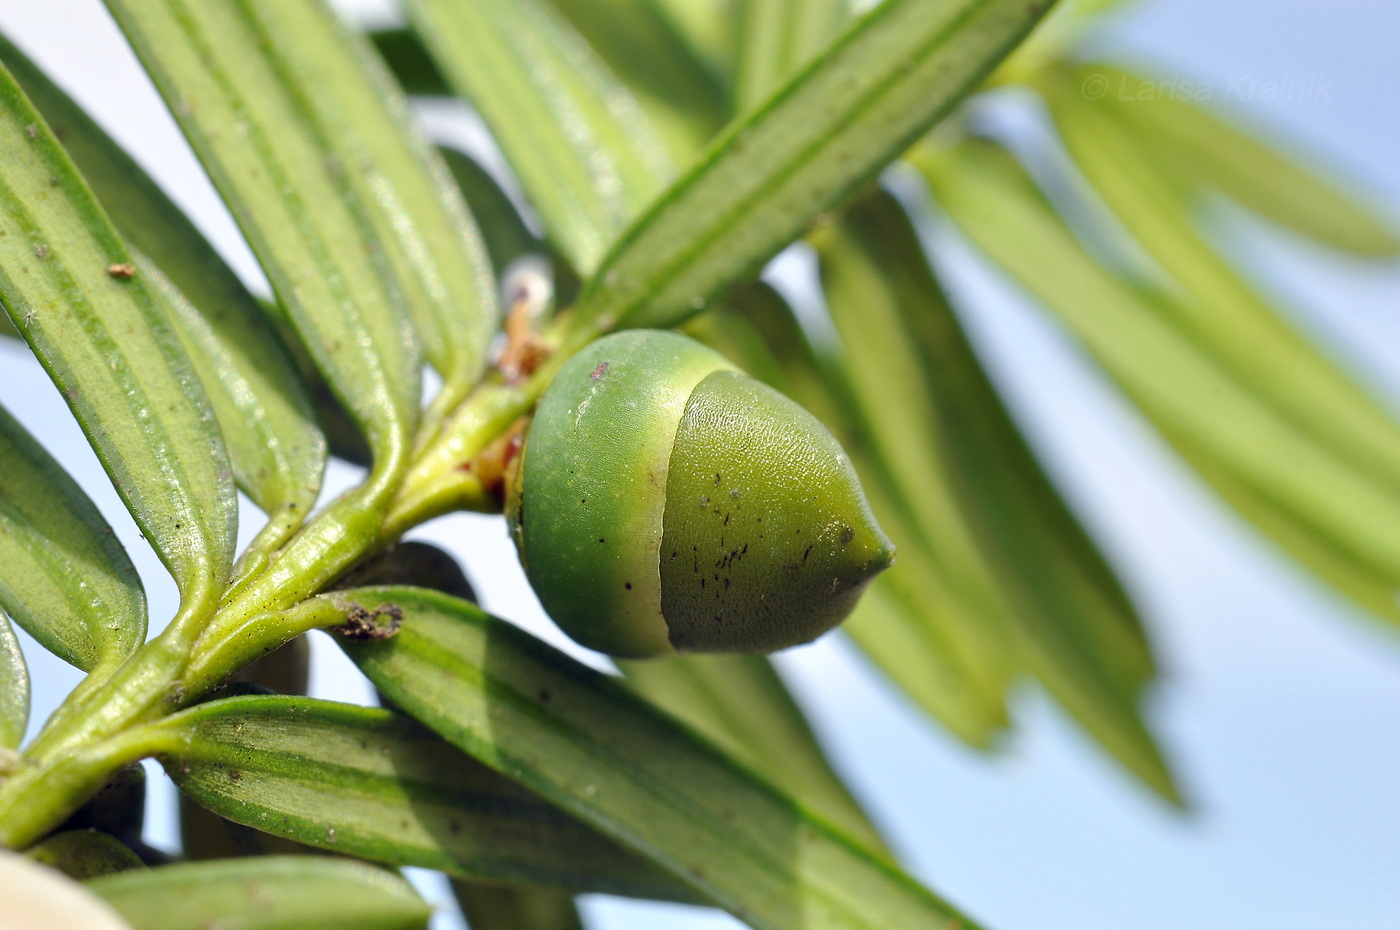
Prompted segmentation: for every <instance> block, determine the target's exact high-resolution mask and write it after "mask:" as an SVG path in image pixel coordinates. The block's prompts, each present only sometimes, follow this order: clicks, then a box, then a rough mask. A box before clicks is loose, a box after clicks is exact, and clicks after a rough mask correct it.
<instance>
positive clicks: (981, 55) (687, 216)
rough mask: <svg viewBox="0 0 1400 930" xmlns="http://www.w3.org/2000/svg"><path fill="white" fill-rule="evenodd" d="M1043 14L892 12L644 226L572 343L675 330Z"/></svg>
mask: <svg viewBox="0 0 1400 930" xmlns="http://www.w3.org/2000/svg"><path fill="white" fill-rule="evenodd" d="M1048 7H1049V4H1048V3H1023V2H1012V0H950V2H940V3H928V2H925V0H887V2H885V3H881V4H879V5H878V6H876V7H875V8H874V9H872V10H870V11H869V12H868V13H866V14H865V16H864V17H862V18H861V19H860V20H858V21H857V23H856V24H855V25H854V26H853V27H852V28H851V29H850V30H849V31H847V32H846V33H845V34H844V35H843V36H842V37H841V39H840V40H839V41H838V42H837V44H836V45H835V46H833V47H832V48H831V49H829V50H828V51H827V52H826V53H825V54H824V55H823V56H822V57H821V58H820V59H818V60H817V61H815V62H813V63H812V65H811V66H809V67H808V68H806V69H805V70H804V71H802V72H801V73H800V74H799V75H798V76H797V77H796V78H795V79H794V80H793V81H792V82H791V83H789V84H788V85H786V86H785V87H784V88H783V89H781V90H780V91H779V92H778V93H777V94H776V95H775V96H773V97H772V98H770V99H769V102H768V103H767V104H766V105H765V106H763V107H762V108H761V109H759V110H758V111H757V112H754V113H753V114H751V115H750V116H749V117H747V118H745V119H744V120H743V121H742V122H740V123H738V124H736V125H734V126H733V127H732V128H731V129H730V130H729V131H728V132H727V133H726V134H725V135H724V136H723V137H722V138H721V139H720V140H719V141H718V142H716V143H715V145H714V146H712V147H711V149H710V150H709V151H708V152H707V154H706V155H705V156H704V157H703V158H702V160H701V162H700V163H699V164H698V165H697V166H696V167H695V168H694V169H692V170H691V172H690V173H689V174H688V175H687V176H686V177H685V178H684V179H682V180H681V181H680V182H678V183H677V184H676V185H675V186H674V187H672V188H671V190H670V192H669V193H667V194H666V195H665V196H664V197H663V198H662V200H661V201H660V202H659V203H657V205H656V206H655V207H654V208H653V209H652V210H650V211H649V212H648V213H647V214H646V215H645V216H644V217H642V219H641V220H639V221H638V222H637V223H636V224H635V225H634V226H633V227H632V228H631V230H630V231H629V232H628V233H627V234H626V235H625V237H624V238H623V240H622V241H621V242H620V243H618V245H617V247H616V248H615V249H614V250H613V251H612V253H611V254H610V255H609V257H608V258H607V260H606V261H605V262H604V264H603V267H602V268H601V269H600V270H599V273H598V274H597V275H595V276H594V278H593V279H592V281H591V282H590V284H589V286H588V288H587V289H586V290H585V291H584V293H583V295H582V296H581V297H580V300H579V307H578V309H577V311H576V312H575V316H574V327H575V331H576V332H578V333H581V334H586V333H588V332H590V331H596V330H598V329H607V328H610V327H612V326H672V325H675V324H676V323H678V322H679V321H680V320H682V319H684V318H685V317H686V316H688V315H690V314H692V313H694V312H695V311H696V310H698V309H700V308H702V307H703V306H704V305H705V303H706V302H707V301H709V300H710V299H711V298H713V297H714V296H715V295H716V294H717V293H718V292H719V291H720V290H721V289H722V288H724V287H726V286H728V285H729V284H732V283H733V282H735V281H737V280H739V279H741V278H744V277H747V276H748V275H749V274H750V273H751V272H753V271H754V270H756V269H757V268H758V267H759V266H761V265H762V264H763V263H764V262H766V261H767V260H768V259H769V258H771V257H772V256H773V255H774V254H776V253H777V252H778V250H779V249H781V248H783V247H784V246H786V245H787V244H788V243H790V242H791V241H792V240H793V239H795V238H797V236H799V235H800V234H801V233H802V232H803V230H804V229H805V228H806V227H807V226H808V224H810V223H811V222H812V221H813V220H814V219H815V218H816V217H817V216H818V215H819V214H821V213H822V212H823V211H826V210H829V209H831V208H833V207H835V206H837V205H838V204H840V203H841V202H842V201H843V200H844V199H845V198H846V197H847V195H849V194H850V193H851V192H852V191H854V190H855V189H856V188H858V187H859V186H861V185H862V184H864V183H865V182H866V181H868V180H870V179H871V178H872V177H873V176H874V175H875V174H876V173H877V172H878V171H880V169H882V168H883V167H884V166H885V165H887V164H888V163H889V162H891V161H892V160H893V159H894V158H896V157H897V156H898V155H899V154H900V153H901V152H903V151H904V149H906V148H907V147H908V146H909V145H910V144H911V143H912V142H913V141H914V139H915V138H917V137H918V136H919V135H920V134H921V133H923V132H925V131H926V130H927V129H928V128H929V127H930V126H932V125H933V124H934V123H936V122H937V121H938V120H939V119H940V118H942V117H943V116H944V115H946V114H947V113H948V112H949V111H950V110H951V109H952V108H953V106H955V105H956V104H957V103H958V101H960V100H961V99H962V98H963V97H964V96H965V95H966V94H967V93H968V92H969V91H971V90H972V89H973V88H974V87H975V86H976V85H977V84H978V82H979V81H981V79H982V78H983V77H984V76H985V75H986V74H987V73H988V72H989V71H991V70H992V68H994V67H995V66H996V64H997V63H998V62H999V61H1000V60H1001V59H1002V58H1003V57H1004V56H1005V55H1006V54H1007V53H1008V52H1010V50H1011V49H1012V48H1014V47H1015V45H1016V43H1017V42H1019V41H1020V40H1021V38H1022V37H1023V36H1024V35H1025V34H1026V33H1027V32H1028V31H1029V30H1030V29H1031V27H1032V26H1034V25H1035V23H1036V22H1037V21H1038V20H1039V18H1040V17H1041V15H1042V14H1043V13H1044V12H1045V10H1046V9H1048Z"/></svg>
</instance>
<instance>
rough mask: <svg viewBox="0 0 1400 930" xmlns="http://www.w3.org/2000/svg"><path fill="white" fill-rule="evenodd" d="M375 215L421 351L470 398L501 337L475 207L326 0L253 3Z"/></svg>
mask: <svg viewBox="0 0 1400 930" xmlns="http://www.w3.org/2000/svg"><path fill="white" fill-rule="evenodd" d="M247 6H248V7H249V8H250V9H251V10H252V11H253V13H254V15H255V16H256V17H257V19H258V20H259V22H260V24H261V28H262V30H263V33H264V35H266V36H268V37H269V38H271V39H273V40H276V41H279V42H280V43H281V48H279V49H278V50H277V54H278V55H279V59H280V61H281V62H283V63H284V65H285V66H287V67H288V76H289V78H290V84H291V87H292V88H293V89H294V90H295V92H297V93H298V94H299V95H301V96H302V98H303V99H304V100H305V101H306V105H307V106H308V107H309V108H310V109H311V110H312V111H313V112H314V115H315V117H316V118H317V120H318V122H319V124H320V127H321V131H322V133H323V134H324V138H325V141H326V143H327V145H328V146H329V147H330V148H331V150H332V152H333V153H334V159H335V161H334V165H333V167H337V168H339V169H340V170H343V171H345V173H346V177H347V178H348V179H349V180H350V181H351V183H353V184H354V185H355V188H356V191H357V193H358V195H359V196H360V198H361V200H362V201H363V202H364V203H365V204H366V205H367V206H368V207H369V210H370V213H371V215H372V217H373V220H374V223H375V228H376V232H377V234H378V238H379V240H380V241H381V242H382V243H384V246H385V250H386V252H387V254H388V256H389V259H390V263H391V265H392V267H393V271H394V275H395V278H396V279H397V281H398V283H399V284H400V286H402V287H403V289H404V292H405V296H406V297H407V301H408V308H409V313H410V315H411V317H412V320H413V323H414V326H415V328H416V329H417V331H418V335H419V338H420V339H421V340H422V343H423V352H424V355H425V356H426V357H427V359H428V361H430V362H431V363H432V364H433V367H435V368H436V369H437V370H438V372H439V373H440V374H441V375H442V377H443V379H444V380H446V381H448V382H451V383H453V384H455V385H457V386H458V390H465V388H466V387H467V386H469V385H470V384H471V383H472V382H473V381H474V380H475V378H476V376H477V375H478V374H480V372H481V370H482V369H483V367H484V365H485V362H486V349H487V344H488V342H489V341H490V340H491V337H492V336H493V335H495V332H496V324H497V317H498V316H499V314H498V311H497V308H496V293H495V282H494V281H493V279H492V274H491V271H490V267H489V265H488V263H487V260H486V254H485V251H484V249H483V247H482V244H481V237H480V234H479V233H478V231H477V229H476V224H475V223H474V222H473V220H472V217H471V214H470V213H469V212H468V210H467V206H466V203H465V202H464V201H463V200H462V197H461V195H460V193H459V192H458V190H457V188H456V186H455V185H454V184H453V183H452V181H451V178H450V177H449V175H448V172H447V170H446V166H444V165H443V164H442V161H441V159H440V158H439V156H438V154H437V150H436V149H434V148H433V146H432V145H430V144H429V143H428V141H427V139H426V138H424V136H423V133H422V131H421V130H420V129H419V127H418V124H417V123H415V122H414V120H413V118H412V116H411V115H410V113H409V112H408V106H407V101H406V100H405V99H404V98H403V95H402V93H400V91H399V88H398V85H397V84H396V83H395V82H394V80H393V79H392V77H391V76H390V75H389V73H388V71H387V69H386V68H385V67H384V64H383V62H382V61H381V60H380V58H379V57H378V55H376V54H375V53H374V51H373V50H372V49H371V48H370V46H369V43H368V42H366V41H365V40H364V39H363V38H362V37H361V36H359V35H358V34H356V33H354V32H352V31H351V30H349V29H347V28H345V27H343V26H341V25H340V24H339V23H338V22H337V21H336V19H335V16H334V15H333V14H332V12H331V10H330V9H329V7H328V6H327V5H325V4H324V3H323V2H321V0H255V2H251V3H249V4H247Z"/></svg>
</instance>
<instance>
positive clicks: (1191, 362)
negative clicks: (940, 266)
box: [920, 144, 1400, 620]
mask: <svg viewBox="0 0 1400 930" xmlns="http://www.w3.org/2000/svg"><path fill="white" fill-rule="evenodd" d="M920 166H921V167H922V168H923V169H924V173H925V176H926V177H927V178H928V179H929V181H930V183H931V185H932V187H933V189H934V192H935V194H936V196H937V198H938V200H939V203H940V204H941V205H942V206H943V207H944V209H945V210H946V211H947V212H948V214H949V216H950V217H951V218H952V219H953V220H954V221H955V222H956V223H957V224H958V225H959V226H960V227H961V228H962V230H963V232H964V233H965V234H966V235H967V236H968V237H969V238H970V239H971V240H972V241H973V242H974V243H975V244H976V245H977V246H978V247H979V248H981V249H982V250H983V251H984V252H986V253H987V254H988V255H989V256H991V257H992V258H993V259H994V260H995V261H996V262H997V263H998V264H1000V265H1001V266H1002V267H1004V268H1005V269H1006V270H1007V271H1008V272H1009V273H1010V274H1011V275H1012V276H1013V277H1014V278H1016V279H1017V280H1018V281H1020V282H1021V284H1023V285H1024V286H1025V287H1026V288H1027V289H1028V290H1029V291H1030V292H1031V293H1032V294H1034V295H1035V296H1037V297H1038V298H1040V299H1041V300H1042V301H1043V302H1044V303H1045V305H1046V306H1047V307H1049V308H1050V309H1052V310H1054V311H1055V312H1056V313H1057V314H1058V315H1059V316H1060V318H1061V319H1062V320H1063V321H1064V322H1065V324H1066V325H1067V326H1068V327H1069V328H1070V329H1071V330H1072V331H1073V332H1074V333H1075V334H1076V335H1077V336H1078V338H1079V339H1080V340H1081V341H1082V342H1083V343H1084V344H1085V346H1086V347H1087V348H1088V349H1089V350H1090V351H1091V352H1092V353H1093V354H1094V355H1095V356H1097V357H1098V359H1099V361H1100V363H1101V364H1102V365H1103V366H1104V368H1105V369H1106V370H1107V371H1108V372H1109V374H1110V375H1112V377H1113V378H1114V379H1115V380H1117V381H1118V383H1119V385H1120V386H1121V387H1122V388H1123V390H1124V391H1125V392H1126V393H1127V394H1128V395H1129V397H1130V398H1131V399H1132V400H1133V401H1134V402H1135V403H1136V404H1137V406H1138V407H1139V408H1140V409H1141V410H1142V411H1143V412H1144V413H1145V414H1146V415H1147V416H1148V417H1149V418H1150V419H1151V420H1152V421H1153V422H1154V423H1155V424H1156V426H1157V427H1158V429H1160V430H1161V431H1162V432H1163V434H1164V435H1165V436H1166V437H1167V438H1168V439H1169V440H1171V441H1172V443H1173V444H1174V445H1175V446H1176V447H1177V449H1178V450H1180V451H1181V452H1182V453H1183V454H1184V455H1185V456H1186V457H1187V459H1188V460H1189V461H1191V462H1192V463H1193V464H1194V465H1196V467H1197V468H1198V470H1199V471H1200V473H1201V475H1202V476H1203V477H1204V478H1205V479H1206V480H1207V481H1210V482H1212V483H1214V484H1215V485H1216V486H1217V487H1220V488H1221V490H1222V492H1223V493H1225V494H1226V496H1227V498H1230V499H1232V500H1233V499H1236V497H1235V495H1236V494H1238V495H1242V498H1241V499H1243V500H1245V501H1246V504H1247V506H1243V507H1242V508H1241V510H1242V513H1243V514H1244V515H1245V516H1246V517H1248V518H1250V519H1253V520H1255V522H1256V524H1257V525H1258V526H1259V527H1260V528H1261V529H1262V530H1263V531H1264V532H1266V533H1268V534H1269V535H1271V536H1272V537H1273V538H1274V539H1275V540H1276V541H1277V542H1278V543H1279V544H1280V545H1282V546H1283V547H1285V548H1286V549H1288V550H1289V551H1290V552H1292V553H1294V554H1295V555H1296V556H1298V557H1299V558H1300V559H1303V560H1304V561H1305V562H1306V563H1307V564H1309V565H1311V566H1312V567H1313V568H1314V569H1315V570H1318V572H1319V574H1321V575H1322V576H1323V577H1324V578H1327V579H1329V580H1332V581H1334V582H1336V581H1337V579H1338V578H1339V577H1342V578H1345V579H1347V584H1346V585H1345V586H1343V585H1339V587H1341V589H1342V590H1343V591H1344V592H1345V593H1347V594H1349V595H1351V596H1352V597H1355V598H1356V599H1357V600H1358V602H1359V603H1361V604H1363V605H1364V606H1366V607H1368V608H1369V609H1371V610H1374V611H1376V612H1377V613H1378V614H1380V615H1382V616H1385V617H1388V618H1390V619H1392V620H1400V609H1397V607H1396V604H1395V599H1394V596H1395V590H1396V588H1397V586H1400V532H1397V531H1396V529H1395V528H1396V527H1397V526H1400V498H1397V496H1396V495H1395V494H1394V493H1392V492H1391V491H1389V490H1388V489H1386V488H1384V487H1378V486H1377V484H1376V483H1375V482H1374V481H1373V480H1371V477H1370V476H1369V475H1368V474H1366V473H1365V472H1362V471H1360V470H1358V469H1357V468H1356V467H1354V464H1353V463H1352V462H1350V461H1348V460H1346V459H1345V458H1341V457H1339V456H1338V455H1337V454H1336V451H1335V450H1334V449H1333V448H1330V447H1328V446H1324V445H1319V444H1318V443H1317V442H1316V441H1314V439H1313V438H1312V437H1310V436H1308V435H1306V434H1303V433H1300V432H1299V431H1298V430H1297V429H1296V428H1295V426H1294V424H1293V423H1291V422H1290V421H1289V420H1287V419H1285V418H1283V417H1281V416H1280V415H1279V414H1278V413H1277V412H1276V411H1275V410H1274V409H1273V408H1272V407H1271V406H1270V405H1269V404H1268V403H1267V402H1266V401H1265V400H1263V399H1261V398H1260V397H1258V396H1257V394H1256V393H1255V392H1254V391H1253V389H1252V386H1251V385H1248V384H1246V383H1242V382H1241V381H1239V380H1238V379H1237V378H1235V377H1234V376H1232V375H1231V373H1230V372H1228V370H1225V369H1224V368H1223V367H1222V365H1221V364H1220V361H1219V359H1218V357H1217V356H1216V355H1215V354H1214V353H1212V352H1211V351H1210V350H1209V349H1208V348H1207V347H1203V346H1201V345H1200V344H1199V343H1198V342H1196V341H1194V339H1193V330H1192V328H1191V327H1190V326H1188V325H1186V323H1185V322H1184V321H1183V316H1184V312H1183V311H1181V310H1179V309H1177V308H1176V302H1175V300H1173V299H1169V298H1166V297H1164V296H1161V295H1152V294H1151V293H1150V292H1147V291H1146V290H1145V289H1143V288H1140V287H1135V286H1133V285H1132V284H1129V283H1125V282H1124V281H1122V280H1120V278H1119V277H1118V276H1116V275H1115V274H1114V273H1112V272H1110V271H1107V270H1106V269H1104V268H1103V267H1102V266H1101V265H1099V264H1098V263H1097V262H1096V261H1095V260H1094V259H1093V258H1092V257H1091V256H1090V255H1089V254H1088V252H1087V251H1086V250H1085V249H1084V247H1083V246H1082V245H1080V244H1079V243H1078V242H1077V241H1076V240H1075V238H1074V237H1073V235H1072V234H1071V233H1070V232H1069V230H1068V229H1067V228H1066V227H1065V226H1064V224H1063V223H1062V222H1061V221H1060V220H1059V219H1058V218H1057V217H1056V216H1055V215H1054V214H1053V213H1052V212H1051V210H1050V208H1049V207H1048V206H1047V205H1046V203H1045V201H1044V200H1043V199H1042V198H1041V197H1040V196H1039V195H1038V192H1037V191H1036V190H1035V189H1034V187H1033V186H1032V184H1031V182H1030V180H1029V179H1028V178H1027V177H1026V175H1025V174H1024V173H1023V172H1021V171H1020V170H1019V168H1018V167H1017V166H1016V165H1015V164H1014V163H1013V162H1012V161H1011V159H1010V157H1009V156H1008V155H1006V153H1005V152H1003V151H1001V150H999V149H994V148H991V147H990V146H987V145H984V144H979V145H976V146H971V145H964V146H961V147H959V148H958V149H956V150H954V151H952V152H951V153H943V154H941V155H938V156H928V155H927V154H926V153H921V156H920Z"/></svg>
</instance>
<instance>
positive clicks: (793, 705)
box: [617, 655, 889, 856]
mask: <svg viewBox="0 0 1400 930" xmlns="http://www.w3.org/2000/svg"><path fill="white" fill-rule="evenodd" d="M617 665H618V667H619V668H621V670H622V673H623V674H624V675H626V676H627V682H628V684H630V685H631V686H632V687H633V688H634V689H636V691H637V692H638V693H639V694H641V695H642V696H644V697H645V698H647V699H648V700H649V701H651V702H652V703H653V704H655V705H656V706H658V707H660V708H661V709H662V710H665V711H666V712H667V713H670V714H672V715H673V716H675V717H676V718H677V719H679V720H681V721H683V722H685V723H686V724H688V725H690V726H692V727H694V728H695V729H696V730H697V731H698V732H699V733H701V734H702V735H703V736H705V737H706V738H707V739H709V740H710V741H712V742H713V743H714V744H715V745H716V746H719V747H721V748H722V749H723V750H724V751H725V752H727V753H729V755H730V756H731V757H733V758H734V759H736V760H738V761H740V762H743V763H744V764H746V765H748V766H749V767H750V768H751V769H753V771H755V772H762V773H763V774H764V776H765V777H767V778H769V779H771V780H772V781H773V782H775V783H776V784H778V785H779V786H781V787H782V788H783V789H784V790H786V791H787V792H788V793H789V794H791V795H792V796H793V797H794V798H799V799H801V800H802V801H804V802H805V803H807V804H810V805H811V806H812V807H813V808H815V809H816V810H818V811H820V812H821V813H822V814H823V815H824V816H826V818H827V819H828V820H830V821H831V822H832V823H835V824H838V825H840V826H841V827H842V828H843V829H844V830H845V831H846V832H847V833H849V834H850V835H851V836H852V837H854V838H856V839H858V840H860V841H861V842H863V843H865V844H866V847H867V848H868V849H870V850H871V851H872V852H874V853H876V854H878V855H884V856H888V855H889V853H888V851H887V850H886V848H885V844H884V840H883V839H881V837H880V834H879V831H878V830H876V829H875V826H874V825H873V824H872V823H871V822H870V818H869V817H868V816H867V815H866V813H865V811H863V810H862V809H861V807H860V804H859V802H857V801H856V799H855V797H854V796H853V795H852V794H851V791H850V789H849V788H847V787H846V785H845V783H844V782H842V781H841V777H840V776H839V775H837V774H836V772H835V771H834V770H833V769H832V767H831V762H830V761H829V760H828V759H827V757H826V753H825V752H823V751H822V748H821V744H820V743H818V742H817V737H816V734H814V733H813V732H812V727H811V725H810V724H808V723H807V718H806V717H805V716H803V713H802V708H800V707H799V706H798V705H797V702H796V701H795V700H794V699H793V697H792V695H791V694H790V693H789V691H788V689H787V686H786V685H785V684H784V683H783V680H782V678H781V677H779V675H778V671H777V669H775V668H774V667H773V663H772V662H771V661H770V660H769V659H768V658H767V657H764V656H723V655H689V656H676V657H670V658H664V659H650V660H642V661H619V662H617Z"/></svg>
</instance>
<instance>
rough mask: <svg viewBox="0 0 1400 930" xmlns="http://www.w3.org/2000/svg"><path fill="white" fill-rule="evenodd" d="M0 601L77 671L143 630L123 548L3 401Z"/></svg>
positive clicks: (127, 647)
mask: <svg viewBox="0 0 1400 930" xmlns="http://www.w3.org/2000/svg"><path fill="white" fill-rule="evenodd" d="M0 608H3V610H4V611H5V612H6V613H8V614H9V615H10V616H11V617H12V618H13V619H14V621H15V622H16V623H18V624H19V625H20V626H21V627H23V628H24V630H25V631H26V632H28V633H29V635H30V636H33V637H34V638H35V639H36V640H38V641H39V643H40V645H42V646H43V647H44V648H45V649H47V650H49V651H50V652H52V653H54V654H55V655H57V656H58V657H59V658H61V659H63V660H64V661H65V662H68V663H71V664H72V665H76V666H77V667H78V668H80V669H83V670H84V671H89V672H90V671H92V670H93V669H96V668H98V667H99V666H107V667H110V666H112V665H114V664H115V663H117V662H119V661H120V660H122V659H124V658H126V657H127V656H128V655H130V654H131V653H132V652H133V651H134V650H135V649H136V647H137V646H139V645H141V643H142V641H143V640H144V639H145V638H146V595H145V593H144V591H143V590H142V588H141V579H140V578H139V577H137V575H136V569H135V568H134V567H133V566H132V564H131V560H130V559H129V558H128V557H127V554H126V550H124V549H123V548H122V546H121V543H119V542H118V541H117V537H116V536H115V535H114V534H113V533H112V528H111V527H110V526H108V525H107V521H106V520H104V519H102V515H101V514H100V513H98V511H97V508H96V507H95V506H93V503H92V501H91V500H89V499H88V497H87V495H86V494H84V493H83V491H82V489H81V488H79V487H78V485H77V483H75V482H74V481H73V479H72V478H70V477H69V476H68V473H67V472H65V471H64V470H63V469H62V468H60V467H59V464H58V463H57V462H55V461H54V460H53V458H51V457H50V456H49V454H48V453H47V452H45V451H44V449H43V448H42V447H40V445H39V444H38V443H37V442H35V441H34V439H33V437H31V436H30V435H29V434H28V433H27V432H25V431H24V428H23V427H22V426H20V425H19V423H17V422H16V421H15V420H14V419H13V418H12V417H11V416H10V415H9V413H7V412H6V411H5V410H4V409H3V408H0ZM11 635H13V634H11ZM14 645H15V650H14V655H15V656H16V657H18V644H14ZM23 668H24V665H23V660H22V659H21V660H20V664H19V670H21V671H22V670H23ZM21 730H23V726H21Z"/></svg>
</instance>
